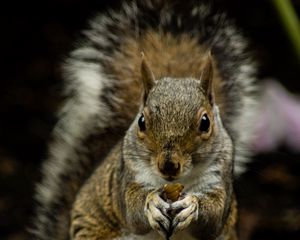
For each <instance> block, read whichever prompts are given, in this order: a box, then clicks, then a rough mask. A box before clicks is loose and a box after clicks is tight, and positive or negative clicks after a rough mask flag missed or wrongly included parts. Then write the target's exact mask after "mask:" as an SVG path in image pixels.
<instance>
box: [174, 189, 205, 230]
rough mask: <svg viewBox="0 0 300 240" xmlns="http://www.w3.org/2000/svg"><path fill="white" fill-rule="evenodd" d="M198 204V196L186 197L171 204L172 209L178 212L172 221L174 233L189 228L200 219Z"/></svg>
mask: <svg viewBox="0 0 300 240" xmlns="http://www.w3.org/2000/svg"><path fill="white" fill-rule="evenodd" d="M198 202H199V201H198V198H197V197H196V196H193V195H186V196H185V197H184V198H183V199H182V200H179V201H177V202H174V203H172V204H171V209H172V210H175V211H176V212H177V214H176V215H175V217H174V218H173V221H172V227H171V228H172V230H173V231H172V233H176V232H178V231H180V230H182V229H184V228H186V227H188V226H189V225H190V223H191V222H192V221H193V220H195V221H196V220H197V219H198V213H199V203H198Z"/></svg>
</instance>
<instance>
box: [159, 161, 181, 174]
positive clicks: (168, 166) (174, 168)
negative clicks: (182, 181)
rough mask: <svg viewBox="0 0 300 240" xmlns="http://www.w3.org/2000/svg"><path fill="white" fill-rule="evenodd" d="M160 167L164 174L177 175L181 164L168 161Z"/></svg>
mask: <svg viewBox="0 0 300 240" xmlns="http://www.w3.org/2000/svg"><path fill="white" fill-rule="evenodd" d="M159 169H160V171H161V173H162V174H164V175H168V176H176V175H177V174H178V173H179V171H180V164H179V163H174V162H172V161H166V162H165V163H164V164H163V165H162V166H160V167H159Z"/></svg>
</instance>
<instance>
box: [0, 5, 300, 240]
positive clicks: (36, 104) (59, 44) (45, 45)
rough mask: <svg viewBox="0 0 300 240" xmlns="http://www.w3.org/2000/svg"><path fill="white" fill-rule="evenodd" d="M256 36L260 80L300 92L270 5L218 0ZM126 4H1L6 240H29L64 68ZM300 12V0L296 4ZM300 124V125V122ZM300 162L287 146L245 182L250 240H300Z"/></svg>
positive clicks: (0, 196) (260, 162) (263, 158)
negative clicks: (96, 27)
mask: <svg viewBox="0 0 300 240" xmlns="http://www.w3.org/2000/svg"><path fill="white" fill-rule="evenodd" d="M216 2H217V6H219V7H220V9H225V10H226V11H227V12H228V14H229V16H231V17H232V18H233V19H235V20H236V23H237V25H238V26H239V27H241V29H242V30H243V31H244V33H245V34H246V35H247V36H248V37H249V38H250V39H251V42H252V47H253V49H254V50H255V52H256V56H257V59H258V60H259V62H260V74H259V75H260V77H261V78H265V77H273V78H276V79H278V80H279V81H280V82H281V83H282V84H283V85H284V86H285V87H286V88H288V89H289V90H290V91H292V92H293V93H300V83H299V82H300V79H299V74H300V63H299V61H297V59H296V57H295V55H294V52H293V49H292V47H291V46H290V44H289V41H288V38H287V36H286V34H285V32H284V30H283V28H282V26H281V24H280V22H279V19H278V17H277V14H276V12H275V11H274V8H273V6H272V4H271V1H270V0H243V1H241V0H217V1H216ZM118 3H119V1H116V0H110V1H101V0H98V1H92V0H60V1H59V0H52V1H50V0H47V1H39V2H34V1H23V2H21V1H10V3H9V5H6V6H4V1H3V2H2V4H3V6H1V7H0V11H1V14H0V16H1V22H0V24H1V25H0V26H1V28H0V39H1V42H2V43H1V44H0V47H1V51H0V54H1V55H0V61H1V65H0V66H1V75H0V83H1V85H0V239H6V240H19V239H25V238H26V237H27V234H26V231H25V230H24V229H25V227H26V226H28V225H29V221H30V220H29V219H30V215H31V214H32V210H33V206H34V204H33V201H32V195H33V187H34V182H36V181H37V180H38V179H39V178H40V175H39V168H40V165H41V162H42V160H43V159H44V158H45V157H46V144H47V141H48V139H49V135H50V133H51V130H52V128H53V125H54V124H55V122H56V118H55V112H56V111H57V109H58V107H59V105H60V104H61V101H62V98H61V97H60V91H61V89H62V79H61V72H60V64H61V62H62V61H63V59H64V58H65V56H67V54H68V52H69V51H70V50H71V49H72V48H73V44H74V41H75V40H76V39H77V37H78V35H79V32H80V30H81V29H83V28H85V27H86V26H87V19H89V18H90V17H92V16H94V15H95V14H96V13H97V12H99V11H103V10H105V9H106V8H107V6H111V5H118ZM293 3H294V6H295V7H296V10H297V12H298V15H300V1H299V0H295V1H293ZM299 121H300V120H299ZM299 170H300V158H299V154H296V153H291V152H290V151H289V150H287V149H286V148H285V146H282V147H281V148H280V149H277V150H276V151H275V152H272V153H265V154H260V155H259V156H256V157H255V158H254V162H253V163H252V164H250V166H249V170H248V172H247V173H246V174H245V175H244V176H243V177H242V178H241V179H239V180H238V182H237V183H238V184H237V188H238V192H239V194H238V195H239V198H240V208H241V211H240V212H241V224H240V227H241V235H242V236H243V238H244V239H247V238H250V239H281V238H285V239H286V240H290V239H300V190H299V189H300V177H299Z"/></svg>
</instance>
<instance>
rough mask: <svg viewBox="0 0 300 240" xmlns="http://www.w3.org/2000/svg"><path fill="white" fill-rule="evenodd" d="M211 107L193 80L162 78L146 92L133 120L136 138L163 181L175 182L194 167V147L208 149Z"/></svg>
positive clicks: (210, 139) (212, 116) (212, 128)
mask: <svg viewBox="0 0 300 240" xmlns="http://www.w3.org/2000/svg"><path fill="white" fill-rule="evenodd" d="M213 133H214V114H213V110H212V106H211V104H210V103H209V101H208V99H207V98H206V97H205V95H204V94H203V92H202V91H201V88H200V82H199V80H196V79H192V78H191V79H172V78H165V79H161V80H159V81H157V83H156V85H155V86H154V87H153V89H152V90H151V91H150V92H149V96H148V98H147V101H146V103H145V107H144V109H143V111H142V113H140V117H139V119H138V121H137V136H138V139H139V141H140V142H141V144H143V145H144V147H145V148H146V150H147V151H149V152H150V159H149V160H150V164H151V165H152V166H153V167H154V168H155V169H156V170H157V172H158V174H159V175H160V176H161V177H163V178H164V179H166V180H174V179H178V178H180V177H181V176H183V175H185V174H186V173H187V172H188V171H190V168H191V166H192V165H194V164H195V162H194V161H195V159H194V158H193V154H194V153H195V152H197V151H198V148H201V149H206V145H208V146H210V144H212V143H211V141H212V135H213Z"/></svg>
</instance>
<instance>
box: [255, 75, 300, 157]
mask: <svg viewBox="0 0 300 240" xmlns="http://www.w3.org/2000/svg"><path fill="white" fill-rule="evenodd" d="M256 124H257V125H256V126H257V134H256V137H255V140H254V142H253V147H254V151H256V152H267V151H272V150H275V149H276V148H277V147H278V146H279V145H285V146H287V147H288V148H290V149H291V150H294V151H300V98H299V97H298V96H296V95H293V94H291V93H289V92H288V91H287V90H286V89H285V88H284V87H283V86H282V85H281V84H279V83H278V82H276V81H274V80H267V81H266V82H265V84H264V87H263V95H262V99H261V102H260V104H259V114H258V116H257V122H256Z"/></svg>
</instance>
